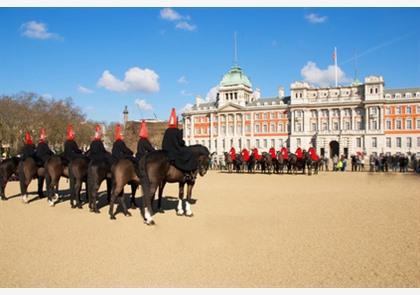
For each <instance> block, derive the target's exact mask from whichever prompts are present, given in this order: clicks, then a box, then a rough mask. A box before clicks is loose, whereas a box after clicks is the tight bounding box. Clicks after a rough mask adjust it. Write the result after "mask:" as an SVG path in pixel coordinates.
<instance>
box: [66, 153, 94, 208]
mask: <svg viewBox="0 0 420 295" xmlns="http://www.w3.org/2000/svg"><path fill="white" fill-rule="evenodd" d="M88 165H89V159H88V158H87V157H86V156H83V157H79V158H75V159H74V160H72V161H71V162H70V164H69V180H70V205H71V208H76V207H77V208H79V209H82V203H81V200H80V191H81V189H82V184H83V182H84V183H86V198H88V182H87V172H88Z"/></svg>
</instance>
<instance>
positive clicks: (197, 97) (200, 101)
mask: <svg viewBox="0 0 420 295" xmlns="http://www.w3.org/2000/svg"><path fill="white" fill-rule="evenodd" d="M202 102H203V100H202V99H201V96H200V95H197V96H196V97H195V104H196V106H200V104H201V103H202Z"/></svg>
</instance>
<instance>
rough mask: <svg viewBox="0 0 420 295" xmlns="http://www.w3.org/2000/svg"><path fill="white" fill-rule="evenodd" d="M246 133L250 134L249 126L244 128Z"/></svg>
mask: <svg viewBox="0 0 420 295" xmlns="http://www.w3.org/2000/svg"><path fill="white" fill-rule="evenodd" d="M245 130H246V133H251V125H246V126H245Z"/></svg>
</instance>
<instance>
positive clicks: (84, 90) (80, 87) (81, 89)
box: [77, 85, 93, 94]
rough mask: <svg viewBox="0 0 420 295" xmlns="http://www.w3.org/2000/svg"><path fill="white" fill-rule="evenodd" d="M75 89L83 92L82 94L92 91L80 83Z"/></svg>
mask: <svg viewBox="0 0 420 295" xmlns="http://www.w3.org/2000/svg"><path fill="white" fill-rule="evenodd" d="M77 91H79V92H80V93H83V94H90V93H93V90H91V89H89V88H86V87H83V86H82V85H79V86H77Z"/></svg>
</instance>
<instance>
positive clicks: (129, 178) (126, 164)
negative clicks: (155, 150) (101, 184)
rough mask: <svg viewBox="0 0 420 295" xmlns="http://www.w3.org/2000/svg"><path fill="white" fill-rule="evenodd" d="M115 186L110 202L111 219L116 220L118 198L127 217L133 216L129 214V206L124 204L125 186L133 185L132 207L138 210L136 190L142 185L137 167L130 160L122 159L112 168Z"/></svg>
mask: <svg viewBox="0 0 420 295" xmlns="http://www.w3.org/2000/svg"><path fill="white" fill-rule="evenodd" d="M111 170H112V175H113V184H112V192H111V200H110V202H109V216H110V218H111V219H116V218H115V214H114V203H115V201H116V200H117V198H118V199H119V201H120V205H121V207H122V208H123V212H124V215H125V216H131V213H130V212H128V210H127V206H126V205H125V202H124V186H125V185H126V184H130V185H131V207H132V208H136V200H135V195H136V190H137V187H138V186H139V184H140V178H139V176H138V175H137V173H136V167H135V166H134V164H133V162H132V161H131V160H129V159H121V160H119V161H118V162H117V163H116V164H115V165H114V166H113V167H112V169H111Z"/></svg>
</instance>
